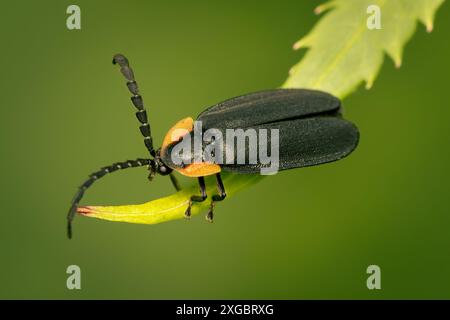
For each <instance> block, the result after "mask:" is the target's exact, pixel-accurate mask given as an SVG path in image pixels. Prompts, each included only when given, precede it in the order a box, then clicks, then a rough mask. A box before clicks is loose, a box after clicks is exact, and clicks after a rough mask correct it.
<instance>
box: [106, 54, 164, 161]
mask: <svg viewBox="0 0 450 320" xmlns="http://www.w3.org/2000/svg"><path fill="white" fill-rule="evenodd" d="M113 64H118V65H119V66H120V72H122V74H123V76H124V77H125V79H126V80H127V87H128V90H130V92H131V93H132V94H133V96H132V97H131V102H133V105H134V106H135V107H136V109H137V110H138V111H137V112H136V118H137V119H138V120H139V122H140V123H141V125H140V127H139V129H140V130H141V133H142V135H143V136H144V143H145V146H146V148H147V150H148V151H149V152H150V154H151V155H152V156H153V157H155V155H156V151H155V149H154V148H153V138H152V133H151V129H150V124H149V123H148V119H147V112H146V111H145V107H144V101H143V100H142V96H141V95H140V94H139V88H138V85H137V82H136V80H135V79H134V73H133V69H131V67H130V65H129V63H128V59H127V58H125V56H124V55H122V54H116V55H115V56H114V57H113Z"/></svg>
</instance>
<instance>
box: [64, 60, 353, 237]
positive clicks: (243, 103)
mask: <svg viewBox="0 0 450 320" xmlns="http://www.w3.org/2000/svg"><path fill="white" fill-rule="evenodd" d="M113 63H114V64H116V63H117V64H118V65H119V66H120V71H121V72H122V74H123V75H124V77H125V78H126V80H127V87H128V89H129V91H130V92H131V93H132V95H133V96H132V97H131V101H132V103H133V105H134V106H135V107H136V109H137V112H136V117H137V119H138V120H139V122H140V128H139V129H140V131H141V133H142V135H143V136H144V143H145V146H146V148H147V150H148V152H149V153H150V155H151V157H150V158H146V159H137V160H129V161H124V162H118V163H115V164H113V165H110V166H107V167H103V168H102V169H101V170H99V171H97V172H94V173H93V174H91V175H90V176H89V179H88V180H86V181H85V182H84V183H83V184H82V185H81V187H80V188H79V190H78V192H77V194H76V195H75V197H74V199H73V201H72V206H71V207H70V209H69V213H68V216H67V219H68V236H69V238H71V235H72V231H71V223H72V220H73V218H74V216H75V213H76V211H77V207H78V204H79V202H80V200H81V198H82V196H83V194H84V192H85V191H86V189H87V188H89V187H90V186H91V185H92V184H93V183H94V181H96V180H98V179H100V178H101V177H103V176H104V175H106V174H107V173H111V172H114V171H116V170H119V169H125V168H132V167H140V166H148V169H149V172H150V173H149V179H150V180H151V179H152V178H153V177H154V176H155V174H156V173H158V174H160V175H163V176H164V175H169V176H170V178H171V181H172V183H173V185H174V187H175V188H176V189H177V190H180V186H179V184H178V182H177V180H176V177H175V176H174V175H173V171H174V170H175V171H177V172H179V173H181V174H183V175H185V176H189V177H196V178H197V179H198V182H199V186H200V193H201V195H193V196H191V198H190V200H191V201H190V202H189V205H188V207H187V209H186V213H185V214H186V217H189V216H190V212H191V206H192V203H193V202H202V201H204V200H205V199H206V198H207V195H206V188H205V179H204V177H205V176H209V175H216V180H217V188H218V194H216V195H213V196H212V202H211V206H210V209H209V212H208V214H207V216H206V217H207V219H208V220H209V221H212V219H213V207H214V202H217V201H221V200H223V199H224V198H225V197H226V193H225V188H224V185H223V183H222V179H221V177H220V172H221V171H222V170H224V171H230V172H233V173H244V174H257V173H260V172H262V170H264V169H265V168H267V166H268V165H269V164H268V163H261V162H258V161H256V162H255V161H247V162H244V163H242V162H239V161H236V159H237V157H238V155H239V153H241V154H243V158H244V159H249V157H250V153H251V152H252V150H251V149H252V144H251V141H249V143H248V144H245V143H244V144H241V145H240V146H239V145H237V146H235V145H234V142H235V140H234V138H233V140H232V143H230V141H228V140H227V141H224V140H223V137H224V136H225V135H226V134H225V132H226V131H227V130H234V129H237V130H242V131H241V132H244V133H245V132H248V130H249V129H250V130H253V132H258V131H261V132H262V129H263V130H271V132H272V130H274V129H275V130H276V131H273V132H276V133H277V139H276V142H277V146H278V149H277V152H278V159H277V161H278V162H277V171H278V170H287V169H292V168H301V167H306V166H313V165H318V164H322V163H326V162H332V161H336V160H339V159H341V158H343V157H345V156H347V155H348V154H350V153H351V152H352V151H353V150H354V149H355V148H356V146H357V145H358V140H359V131H358V129H357V127H356V126H355V125H354V124H352V123H351V122H349V121H347V120H344V119H343V118H342V115H341V110H342V107H341V102H340V100H339V99H338V98H336V97H334V96H332V95H330V94H328V93H325V92H321V91H316V90H308V89H275V90H266V91H260V92H255V93H250V94H247V95H243V96H239V97H236V98H232V99H229V100H226V101H224V102H221V103H219V104H216V105H214V106H211V107H209V108H207V109H206V110H205V111H203V112H202V113H200V115H199V116H198V117H197V120H196V123H197V121H199V122H200V123H201V129H200V130H199V132H200V134H203V133H205V132H207V131H208V130H210V129H214V130H215V131H214V132H215V135H214V137H210V139H209V140H202V141H201V145H200V148H199V149H197V151H195V150H196V149H195V146H194V148H193V149H191V150H193V151H191V152H190V153H187V155H186V153H184V154H183V155H182V156H181V155H180V153H179V150H177V151H175V150H176V149H179V147H180V145H181V141H188V143H189V145H191V143H192V141H195V131H196V130H195V126H194V121H193V119H192V118H185V119H182V120H181V121H179V122H178V123H177V124H175V126H174V127H173V128H172V129H170V130H169V131H168V133H167V134H166V136H165V138H164V141H163V144H162V147H161V148H160V149H157V150H155V149H154V148H153V140H152V135H151V130H150V124H149V122H148V119H147V113H146V111H145V108H144V103H143V99H142V97H141V95H140V94H139V89H138V85H137V83H136V80H135V78H134V74H133V70H132V69H131V68H130V66H129V63H128V60H127V58H125V57H124V56H123V55H121V54H117V55H115V56H114V58H113ZM219 134H220V135H219ZM218 136H222V139H217V137H218ZM187 137H189V138H190V139H187ZM246 138H249V137H248V136H247V135H245V136H244V139H246ZM266 138H267V140H266V142H268V144H270V145H271V146H272V145H274V141H275V140H274V138H273V137H267V136H266ZM249 139H250V138H249ZM219 142H220V145H221V147H220V148H214V149H212V150H214V152H215V154H214V157H215V158H214V159H217V158H222V159H223V157H222V156H226V155H225V154H226V153H227V152H228V151H230V145H231V149H232V152H231V157H229V158H227V161H225V162H222V161H221V162H215V161H210V160H206V159H205V158H204V155H203V156H200V158H199V157H198V151H199V150H200V152H201V153H202V152H203V151H204V150H205V149H207V148H208V146H209V147H211V145H215V146H217V145H219ZM261 148H262V147H261V145H260V144H256V147H255V146H253V149H254V150H253V151H255V152H256V153H257V154H259V153H258V151H260V150H261ZM264 148H265V152H267V145H266V146H265V147H264ZM210 149H211V148H210ZM217 150H219V153H221V154H217ZM202 154H203V153H202ZM218 156H220V157H218ZM79 210H80V211H83V210H85V209H84V208H81V207H80V208H79Z"/></svg>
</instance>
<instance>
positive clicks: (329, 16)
mask: <svg viewBox="0 0 450 320" xmlns="http://www.w3.org/2000/svg"><path fill="white" fill-rule="evenodd" d="M443 1H444V0H390V1H388V0H335V1H331V2H328V3H326V4H324V5H321V6H319V7H317V8H316V10H315V12H316V13H321V12H323V11H325V10H330V11H329V12H327V13H326V14H325V16H324V17H323V18H322V19H321V20H320V21H319V22H318V23H317V24H316V26H315V27H314V28H313V29H312V31H311V32H310V33H308V34H307V35H306V36H305V37H303V38H302V39H300V40H299V41H297V42H296V43H295V44H294V49H300V48H309V50H308V52H307V53H306V54H305V57H304V58H303V59H302V60H301V61H300V62H299V63H298V64H297V65H295V66H294V67H292V69H291V70H290V76H289V78H288V79H287V81H286V82H285V84H284V87H290V88H311V89H318V90H323V91H327V92H330V93H332V94H334V95H336V96H338V97H341V98H342V97H344V96H346V95H347V94H348V93H350V92H351V91H352V90H354V89H355V88H356V87H357V86H358V85H359V84H360V83H361V82H362V81H365V82H366V88H370V87H371V86H372V84H373V82H374V80H375V78H376V76H377V74H378V72H379V70H380V68H381V65H382V63H383V59H384V53H387V54H388V55H389V56H390V57H391V58H392V60H394V63H395V65H396V66H397V67H400V65H401V63H402V54H403V47H404V46H405V43H406V42H407V41H408V40H409V39H410V38H411V36H412V35H413V33H414V31H415V28H416V25H417V20H419V21H421V22H422V23H423V24H424V25H426V27H427V30H428V31H429V32H431V30H432V29H433V18H434V14H435V12H436V10H437V8H438V7H439V6H440V5H441V4H442V3H443ZM371 5H377V6H378V7H379V9H380V13H381V19H380V22H381V29H372V30H370V29H369V28H368V27H367V21H368V19H370V18H371V17H372V16H373V14H372V13H371V11H369V12H370V13H367V10H368V7H369V6H371Z"/></svg>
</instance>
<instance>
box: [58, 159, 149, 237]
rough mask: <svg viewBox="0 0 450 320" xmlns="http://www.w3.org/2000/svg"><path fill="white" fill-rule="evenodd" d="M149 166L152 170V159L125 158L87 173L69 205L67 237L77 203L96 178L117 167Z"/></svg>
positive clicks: (70, 231) (70, 233) (69, 233)
mask: <svg viewBox="0 0 450 320" xmlns="http://www.w3.org/2000/svg"><path fill="white" fill-rule="evenodd" d="M147 165H149V166H150V171H154V166H155V165H154V161H153V160H152V159H136V160H127V161H124V162H116V163H114V164H112V165H110V166H107V167H103V168H101V169H100V170H99V171H96V172H94V173H92V174H90V175H89V179H87V180H86V181H85V182H84V183H83V184H82V185H81V186H80V188H79V189H78V192H77V193H76V194H75V197H74V198H73V200H72V205H71V206H70V209H69V213H68V214H67V237H68V238H69V239H71V238H72V221H73V219H74V218H75V213H76V210H77V207H78V204H79V203H80V201H81V198H82V197H83V195H84V192H85V191H86V190H87V189H88V188H89V187H90V186H91V185H92V184H93V183H94V182H95V181H97V180H98V179H100V178H102V177H103V176H105V175H106V174H107V173H111V172H114V171H117V170H119V169H128V168H136V167H143V166H147Z"/></svg>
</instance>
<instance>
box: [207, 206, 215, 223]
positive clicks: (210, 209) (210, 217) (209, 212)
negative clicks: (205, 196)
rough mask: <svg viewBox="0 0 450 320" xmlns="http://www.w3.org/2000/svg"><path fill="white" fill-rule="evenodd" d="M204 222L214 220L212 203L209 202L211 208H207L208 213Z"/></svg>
mask: <svg viewBox="0 0 450 320" xmlns="http://www.w3.org/2000/svg"><path fill="white" fill-rule="evenodd" d="M205 219H206V221H208V222H209V223H212V222H213V219H214V201H212V202H211V206H210V207H209V210H208V213H207V214H206V216H205Z"/></svg>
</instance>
